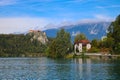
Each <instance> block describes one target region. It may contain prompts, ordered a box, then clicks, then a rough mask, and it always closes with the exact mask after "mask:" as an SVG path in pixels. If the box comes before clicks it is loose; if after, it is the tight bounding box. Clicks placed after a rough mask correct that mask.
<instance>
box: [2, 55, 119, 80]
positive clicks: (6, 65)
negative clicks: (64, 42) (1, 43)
mask: <svg viewBox="0 0 120 80" xmlns="http://www.w3.org/2000/svg"><path fill="white" fill-rule="evenodd" d="M119 75H120V60H92V59H81V58H76V59H58V60H54V59H49V58H45V57H41V58H0V80H120V76H119Z"/></svg>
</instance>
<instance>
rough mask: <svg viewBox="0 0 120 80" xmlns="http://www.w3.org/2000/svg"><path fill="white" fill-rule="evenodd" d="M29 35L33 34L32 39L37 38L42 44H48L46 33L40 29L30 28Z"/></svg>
mask: <svg viewBox="0 0 120 80" xmlns="http://www.w3.org/2000/svg"><path fill="white" fill-rule="evenodd" d="M29 35H30V36H32V38H31V41H33V40H37V41H39V42H41V43H42V44H46V43H47V42H48V38H47V36H46V33H45V32H42V31H40V30H29Z"/></svg>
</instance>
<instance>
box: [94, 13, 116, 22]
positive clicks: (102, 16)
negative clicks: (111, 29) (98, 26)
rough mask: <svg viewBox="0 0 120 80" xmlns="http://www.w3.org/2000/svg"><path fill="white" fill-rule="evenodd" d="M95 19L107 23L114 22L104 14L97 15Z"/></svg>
mask: <svg viewBox="0 0 120 80" xmlns="http://www.w3.org/2000/svg"><path fill="white" fill-rule="evenodd" d="M94 18H95V19H98V20H101V21H107V22H109V21H113V20H114V19H113V18H111V17H109V16H106V15H103V14H95V15H94Z"/></svg>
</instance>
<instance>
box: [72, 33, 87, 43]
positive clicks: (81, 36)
mask: <svg viewBox="0 0 120 80" xmlns="http://www.w3.org/2000/svg"><path fill="white" fill-rule="evenodd" d="M84 39H87V38H86V36H85V34H83V33H80V34H77V35H76V36H75V39H74V42H76V41H79V40H84Z"/></svg>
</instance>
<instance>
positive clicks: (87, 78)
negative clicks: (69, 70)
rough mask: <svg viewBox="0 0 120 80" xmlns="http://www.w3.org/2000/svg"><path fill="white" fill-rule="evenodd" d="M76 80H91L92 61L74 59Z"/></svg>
mask: <svg viewBox="0 0 120 80" xmlns="http://www.w3.org/2000/svg"><path fill="white" fill-rule="evenodd" d="M74 61H75V67H74V69H75V72H76V75H75V77H76V79H83V80H91V60H90V59H82V58H78V59H74Z"/></svg>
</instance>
